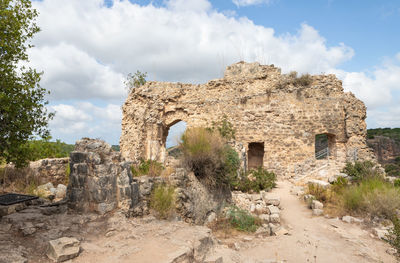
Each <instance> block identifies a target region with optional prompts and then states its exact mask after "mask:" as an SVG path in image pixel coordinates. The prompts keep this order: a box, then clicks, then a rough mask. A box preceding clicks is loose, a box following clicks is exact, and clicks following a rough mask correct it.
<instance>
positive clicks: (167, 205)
mask: <svg viewBox="0 0 400 263" xmlns="http://www.w3.org/2000/svg"><path fill="white" fill-rule="evenodd" d="M175 201H176V198H175V188H174V187H173V186H171V185H167V184H159V185H157V186H156V187H155V188H154V189H153V192H152V193H151V199H150V207H151V208H152V209H153V210H154V211H155V212H156V216H157V217H158V218H160V219H168V218H170V217H171V216H172V215H173V214H174V212H175V206H176V203H175Z"/></svg>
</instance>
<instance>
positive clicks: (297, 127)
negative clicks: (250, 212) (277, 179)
mask: <svg viewBox="0 0 400 263" xmlns="http://www.w3.org/2000/svg"><path fill="white" fill-rule="evenodd" d="M310 77H311V84H309V85H307V84H306V85H304V84H302V83H296V82H294V81H291V75H290V74H281V70H280V69H279V68H277V67H274V66H273V65H268V66H266V65H260V64H258V63H245V62H239V63H236V64H233V65H231V66H229V67H227V69H226V71H225V74H224V78H222V79H216V80H211V81H209V82H208V83H206V84H201V85H194V84H182V83H167V82H153V81H150V82H147V83H146V84H145V85H144V86H142V87H140V88H135V89H134V90H133V91H132V92H131V93H130V94H129V96H128V98H127V99H126V101H125V103H124V105H123V119H122V134H121V139H120V146H121V153H122V155H123V156H124V157H125V158H127V159H128V160H132V161H136V160H138V159H139V158H143V159H155V160H158V161H161V162H163V161H165V158H166V150H165V143H166V137H167V135H168V130H169V128H170V127H171V126H172V125H173V124H175V123H177V122H178V121H181V120H182V121H185V122H186V123H187V127H188V128H190V127H194V126H205V127H209V126H211V124H212V122H213V121H220V120H221V119H222V118H223V116H224V115H226V116H227V119H228V120H229V121H230V122H231V123H232V124H233V126H234V128H235V129H236V140H235V142H234V143H235V148H236V149H237V151H238V152H239V153H240V155H241V156H244V157H245V158H246V153H247V150H248V146H249V144H250V143H254V142H258V143H264V158H263V165H264V167H266V168H267V169H270V170H272V171H274V172H276V173H277V174H278V175H281V176H282V175H284V176H291V175H292V174H293V171H294V169H295V167H296V165H299V164H301V163H303V162H306V161H307V160H310V159H313V158H314V154H315V135H317V134H329V136H330V137H332V138H334V139H333V140H332V141H330V148H331V149H330V154H331V157H330V158H332V159H335V160H336V161H337V162H342V163H344V162H345V161H348V160H355V159H371V158H373V157H372V153H371V151H370V150H369V148H368V147H367V145H366V123H365V118H366V107H365V105H364V103H363V102H362V101H360V100H359V99H357V98H356V97H355V96H354V95H353V94H352V93H348V92H344V91H343V87H342V82H341V81H340V80H338V79H337V78H336V76H335V75H316V76H310ZM245 163H246V162H245V161H244V165H245Z"/></svg>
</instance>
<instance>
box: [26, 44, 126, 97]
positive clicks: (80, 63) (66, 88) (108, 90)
mask: <svg viewBox="0 0 400 263" xmlns="http://www.w3.org/2000/svg"><path fill="white" fill-rule="evenodd" d="M30 58H31V61H32V62H31V64H32V65H33V66H34V67H35V68H36V69H38V70H42V71H44V75H43V77H42V81H41V85H42V86H44V87H46V88H47V89H49V90H51V94H50V99H89V98H103V99H120V98H121V97H123V96H124V95H126V91H125V90H124V86H123V81H124V76H123V75H122V74H121V73H118V72H115V71H114V70H112V69H111V67H110V66H107V65H103V64H101V62H100V61H98V60H97V58H96V57H92V56H90V55H89V54H88V53H86V52H85V51H83V50H81V49H79V48H77V47H75V46H74V45H72V44H66V43H63V42H60V43H57V44H55V45H54V46H47V45H44V46H39V47H37V48H34V49H32V50H31V51H30Z"/></svg>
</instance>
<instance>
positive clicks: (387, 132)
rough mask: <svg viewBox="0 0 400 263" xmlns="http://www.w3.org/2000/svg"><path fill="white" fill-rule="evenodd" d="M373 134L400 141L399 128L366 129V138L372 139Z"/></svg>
mask: <svg viewBox="0 0 400 263" xmlns="http://www.w3.org/2000/svg"><path fill="white" fill-rule="evenodd" d="M375 136H385V137H389V138H391V139H393V140H395V141H397V142H400V128H393V129H391V128H377V129H368V130H367V137H368V139H374V138H375Z"/></svg>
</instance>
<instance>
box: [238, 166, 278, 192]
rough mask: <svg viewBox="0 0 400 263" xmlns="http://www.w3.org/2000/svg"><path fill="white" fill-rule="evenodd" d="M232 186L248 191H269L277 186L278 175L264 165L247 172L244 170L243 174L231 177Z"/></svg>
mask: <svg viewBox="0 0 400 263" xmlns="http://www.w3.org/2000/svg"><path fill="white" fill-rule="evenodd" d="M230 186H231V188H232V189H233V190H238V191H242V192H246V193H248V192H255V193H259V192H260V191H262V190H266V191H269V190H271V189H272V188H274V187H276V175H275V174H274V173H273V172H269V171H268V170H266V169H264V168H262V167H259V168H258V169H253V170H250V171H247V172H243V171H242V172H241V174H239V175H237V174H235V175H234V176H233V177H231V178H230Z"/></svg>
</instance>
